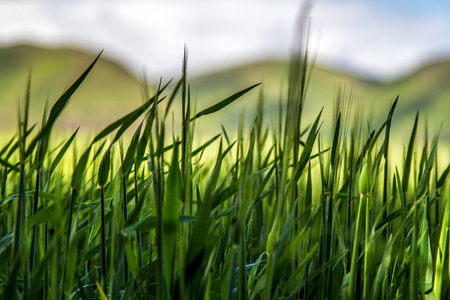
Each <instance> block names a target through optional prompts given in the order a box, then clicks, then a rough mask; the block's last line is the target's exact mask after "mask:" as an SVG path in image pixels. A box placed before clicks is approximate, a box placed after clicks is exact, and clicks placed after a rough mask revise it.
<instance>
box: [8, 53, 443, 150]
mask: <svg viewBox="0 0 450 300" xmlns="http://www.w3.org/2000/svg"><path fill="white" fill-rule="evenodd" d="M106 54H107V53H106ZM93 58H94V55H93V54H88V53H83V52H81V51H77V50H73V49H43V48H37V47H34V46H15V47H10V48H4V49H0V66H1V68H0V105H2V108H3V109H2V111H1V112H0V126H1V127H2V130H3V131H5V130H6V131H10V132H15V127H16V126H15V115H13V114H11V113H10V112H13V111H15V110H16V102H17V100H18V98H19V96H20V95H18V94H17V91H21V90H23V87H24V86H25V83H26V80H27V77H28V76H29V73H30V69H31V71H32V86H31V102H30V120H31V121H30V122H31V124H33V123H37V122H39V121H40V118H41V116H42V112H43V107H44V104H45V101H46V100H47V99H48V100H49V102H50V104H51V103H53V101H55V99H56V98H57V97H58V96H59V95H60V94H61V93H62V92H63V91H64V90H65V88H67V86H66V85H67V82H71V81H73V80H74V79H75V78H74V75H73V74H77V73H79V72H81V71H82V68H83V66H85V65H86V64H87V63H89V62H90V61H91V60H92V59H93ZM288 66H289V63H288V61H280V60H268V61H263V62H260V63H252V64H247V65H242V66H237V67H232V68H229V69H226V70H218V71H217V72H213V73H210V74H205V75H202V76H197V77H196V78H191V80H190V89H191V92H192V98H193V100H195V101H194V102H195V103H196V104H195V105H196V106H195V107H194V108H193V109H196V111H199V110H202V109H203V108H205V107H209V106H211V105H213V104H215V103H217V102H218V101H220V100H222V97H223V95H227V94H228V95H231V94H232V93H233V92H235V91H236V90H241V89H243V88H245V87H248V86H249V85H250V84H252V83H254V82H263V84H262V86H261V91H262V93H263V94H264V96H265V111H266V115H267V117H268V120H270V119H271V118H272V119H274V118H275V117H276V112H277V109H278V102H279V99H280V97H281V98H283V99H285V98H286V94H287V82H288V74H289V73H288ZM90 76H91V80H90V81H89V82H86V83H85V84H84V85H83V86H81V87H80V89H79V91H78V92H77V94H76V95H74V97H73V101H72V102H71V103H70V104H69V109H68V112H67V113H66V114H65V116H64V119H62V120H59V121H58V124H59V126H61V127H62V128H65V129H70V130H74V129H75V128H76V127H78V126H81V132H80V133H81V134H86V132H85V131H84V130H83V128H89V129H90V130H95V129H100V128H102V127H104V126H105V125H107V124H109V123H111V122H112V121H114V120H116V119H117V118H119V117H120V116H121V115H122V111H123V108H124V107H130V108H134V107H136V106H138V105H139V104H140V103H142V99H143V97H142V84H141V83H140V82H141V80H140V79H139V78H137V76H135V75H133V74H131V73H130V72H128V71H127V70H126V69H124V68H123V67H121V66H120V65H119V64H117V63H115V62H114V61H112V60H109V59H107V58H101V59H100V61H99V63H98V65H97V67H96V69H94V70H93V71H92V74H91V75H90ZM165 79H169V78H165ZM449 80H450V61H449V60H447V61H438V62H434V63H430V64H428V65H425V66H423V67H422V68H420V69H418V70H416V71H414V72H412V73H411V74H408V75H406V76H403V77H401V78H398V79H395V80H391V81H385V82H380V81H375V80H371V79H368V78H363V77H359V76H356V75H353V74H349V73H346V72H340V71H337V70H332V69H329V68H325V67H323V66H315V68H314V69H313V70H312V77H311V81H310V82H309V87H308V94H307V96H306V99H305V100H306V101H305V108H304V109H305V110H306V111H318V110H320V108H321V107H325V110H324V113H323V117H324V119H325V120H331V119H332V118H333V110H332V107H334V99H336V96H337V94H338V93H339V90H341V91H342V92H343V93H344V94H348V95H349V94H352V95H353V97H352V100H353V106H354V110H359V109H360V108H363V109H362V110H361V111H364V112H365V114H366V115H365V117H367V118H368V119H369V121H370V122H375V123H379V122H382V121H383V120H384V117H385V116H384V108H385V107H386V106H389V105H390V104H391V102H392V99H393V98H394V97H395V96H396V95H400V97H401V99H402V101H401V102H400V103H399V106H398V107H397V113H396V115H395V118H394V119H393V121H392V122H393V126H394V127H395V128H397V130H396V131H395V132H393V133H392V134H393V137H394V139H393V142H394V144H395V143H396V141H397V139H400V140H399V142H400V143H399V144H401V143H406V142H407V139H406V138H404V137H406V136H408V132H407V130H406V128H407V127H408V126H407V125H408V124H410V122H411V121H412V120H411V118H412V117H411V116H412V115H413V114H414V113H415V112H416V111H417V110H420V111H421V114H422V123H423V124H424V123H425V122H428V125H429V127H430V129H431V130H437V129H438V128H439V127H440V126H441V122H442V120H446V119H447V112H448V111H449V110H450V102H449V101H448V99H449V97H450V86H449V85H448V84H447V83H448V82H449ZM150 89H154V87H153V88H152V86H151V87H150ZM258 98H259V95H258V94H257V93H255V94H253V95H250V96H249V97H247V98H246V100H245V101H241V102H239V103H236V104H233V105H230V106H229V107H227V108H226V109H224V110H223V111H222V113H221V114H220V115H218V116H216V115H215V116H205V117H204V118H202V120H201V122H199V123H198V124H197V127H196V131H197V133H198V137H199V138H200V140H206V139H208V138H210V137H211V136H212V135H213V134H215V133H217V132H218V131H220V130H221V125H222V124H223V125H224V126H225V128H227V129H228V130H229V132H236V129H237V124H238V123H239V118H240V115H241V114H242V113H243V112H244V111H245V120H246V123H247V125H249V123H250V122H251V120H253V118H254V116H255V111H254V107H256V105H257V101H258ZM124 102H125V103H124ZM172 109H173V110H175V111H174V113H175V115H177V114H178V113H179V111H177V110H179V109H178V106H177V105H173V106H172ZM100 112H101V114H100ZM100 116H102V117H101V118H100ZM168 117H169V119H171V118H172V117H171V114H170V113H169V115H168ZM314 118H315V116H314V115H313V114H305V115H304V121H303V122H305V124H307V123H312V122H313V121H314ZM425 120H427V121H425ZM423 124H421V126H419V129H418V132H419V134H423V128H424V126H423ZM174 125H175V128H177V127H179V125H180V120H177V119H175V120H174ZM56 129H58V128H56ZM55 133H56V134H57V133H58V131H57V130H56V131H55ZM448 139H450V129H447V128H446V127H445V126H444V128H443V130H442V133H441V140H448Z"/></svg>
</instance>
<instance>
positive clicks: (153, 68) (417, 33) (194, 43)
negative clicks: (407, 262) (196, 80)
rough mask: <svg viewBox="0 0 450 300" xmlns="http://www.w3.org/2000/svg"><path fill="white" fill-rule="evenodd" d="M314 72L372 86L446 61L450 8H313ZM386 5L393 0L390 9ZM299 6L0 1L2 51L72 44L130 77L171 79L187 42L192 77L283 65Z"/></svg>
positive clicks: (260, 1)
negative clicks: (354, 76)
mask: <svg viewBox="0 0 450 300" xmlns="http://www.w3.org/2000/svg"><path fill="white" fill-rule="evenodd" d="M312 2H313V7H312V9H311V14H310V15H311V20H312V29H311V34H312V43H311V44H312V45H311V46H312V48H313V50H317V61H318V63H320V64H326V65H331V66H334V67H343V68H345V69H347V70H352V71H354V72H359V73H363V74H366V75H370V76H373V77H376V78H389V77H394V76H397V75H399V74H402V73H405V72H407V71H409V70H411V69H414V68H415V67H417V66H419V65H420V64H422V63H423V62H425V61H427V60H430V59H432V58H440V57H447V56H450V1H447V0H442V1H436V0H428V1H425V0H401V1H400V0H397V1H387V0H381V1H380V0H376V1H368V0H366V1H364V0H360V1H356V0H341V1H335V0H334V1H333V0H316V1H312ZM392 2H395V4H393V3H392ZM300 4H301V1H292V0H276V1H275V0H272V1H269V0H246V1H243V0H240V1H239V0H231V1H219V0H195V1H194V0H191V1H181V0H166V1H163V0H158V1H141V0H132V1H119V0H112V1H111V0H110V1H106V0H71V1H67V0H66V1H61V0H54V1H50V0H40V1H12V0H11V1H8V0H2V1H0V46H8V45H13V44H17V43H24V42H27V43H37V44H40V45H44V46H48V45H56V46H59V45H70V46H77V47H81V48H85V49H89V50H91V51H94V52H99V51H100V50H101V49H105V55H108V56H110V57H113V58H115V59H117V60H119V61H120V62H121V63H123V64H125V65H126V66H128V67H129V68H130V70H132V71H134V72H135V73H136V74H138V73H140V72H142V70H145V71H146V73H148V74H149V75H150V76H160V75H162V76H173V75H175V74H178V73H179V70H180V69H181V58H182V55H183V47H184V44H186V45H187V46H188V49H189V71H190V72H191V74H192V73H197V74H198V73H201V72H205V71H209V70H212V69H214V68H217V67H224V66H232V65H237V64H239V63H242V62H251V61H256V60H260V59H264V58H270V57H278V58H280V57H281V58H287V57H288V56H289V53H290V51H291V49H292V44H293V37H294V32H295V25H296V19H297V16H298V15H299V9H300V6H301V5H300Z"/></svg>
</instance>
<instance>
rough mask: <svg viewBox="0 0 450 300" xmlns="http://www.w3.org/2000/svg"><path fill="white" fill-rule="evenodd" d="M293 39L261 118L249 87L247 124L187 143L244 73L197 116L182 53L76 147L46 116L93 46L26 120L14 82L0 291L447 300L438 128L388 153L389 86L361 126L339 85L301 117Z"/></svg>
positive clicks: (445, 204)
mask: <svg viewBox="0 0 450 300" xmlns="http://www.w3.org/2000/svg"><path fill="white" fill-rule="evenodd" d="M305 49H306V48H299V49H298V51H297V52H296V53H295V55H294V56H293V59H292V63H291V66H290V73H289V74H290V75H289V81H288V93H287V99H280V101H279V103H278V107H277V108H276V111H277V114H276V115H277V116H278V117H277V118H275V119H272V120H271V121H268V120H267V116H266V115H265V114H264V113H265V109H264V106H265V105H266V104H265V100H264V94H263V93H261V94H260V98H259V101H258V105H257V107H256V116H255V118H254V120H252V122H251V123H250V124H245V122H248V120H247V119H246V118H244V117H241V119H240V123H239V126H238V127H237V132H236V134H234V133H232V132H228V131H227V130H228V129H227V128H226V127H222V132H217V134H216V135H213V136H211V139H210V140H208V141H207V142H204V143H200V144H198V143H196V131H195V128H196V127H202V126H205V125H204V124H205V123H203V122H202V119H204V118H205V116H207V115H211V117H213V116H216V115H218V114H220V113H221V111H222V110H223V109H228V107H229V105H231V106H232V105H233V104H234V103H235V102H236V101H240V99H241V98H245V97H247V96H248V94H250V93H257V91H256V90H257V89H258V85H259V84H258V83H256V84H254V85H252V86H250V87H248V88H246V89H243V90H241V91H237V92H235V93H233V94H231V95H229V96H227V97H223V100H222V101H219V102H217V103H214V104H212V105H211V106H209V107H207V108H204V109H201V110H199V111H198V112H196V111H195V110H194V109H193V103H192V101H191V93H190V84H189V81H188V78H187V75H186V74H187V72H186V65H187V63H186V60H187V56H186V55H185V57H184V63H183V73H182V77H181V78H180V79H179V80H178V81H177V82H176V83H172V82H170V81H169V82H168V83H163V82H160V84H159V85H158V87H157V88H156V90H155V92H154V93H153V95H151V96H150V93H149V92H148V91H146V92H145V93H144V94H145V95H147V96H146V101H144V102H143V103H142V104H141V106H139V107H138V108H136V109H135V110H133V111H131V112H130V113H128V114H126V115H124V116H123V117H121V118H119V119H117V120H116V121H114V122H112V123H111V124H110V125H108V126H106V127H105V128H104V129H103V130H100V131H99V133H98V134H96V135H95V136H94V137H93V138H92V139H91V140H90V141H86V140H81V141H80V140H78V139H79V137H78V136H77V132H78V130H74V131H73V132H71V133H70V134H68V135H67V139H66V140H64V141H63V142H62V143H60V144H58V143H56V141H55V140H52V138H53V134H52V132H53V129H54V125H55V124H56V122H57V120H58V119H59V118H60V117H61V116H62V115H63V111H64V109H65V108H66V107H67V106H68V104H69V102H70V99H71V97H72V95H73V94H76V91H77V89H78V88H79V87H80V86H82V85H83V84H84V81H85V80H88V79H87V78H88V76H89V73H90V72H91V70H94V69H95V65H96V63H97V60H98V59H99V57H100V55H99V56H98V57H97V58H96V60H94V61H93V62H92V63H91V64H90V65H89V67H88V68H87V69H86V70H85V71H84V72H83V73H82V74H81V75H80V77H79V78H78V79H77V80H76V81H75V82H74V83H73V84H72V85H71V86H70V87H69V88H68V89H67V90H66V91H65V92H64V93H63V94H62V96H61V97H60V98H59V99H58V100H57V101H56V102H55V104H54V105H53V106H52V107H51V108H50V109H49V112H48V113H44V116H43V118H42V123H41V125H40V126H36V125H31V124H29V121H28V116H29V103H30V99H31V98H32V95H30V88H29V86H30V85H29V84H28V87H27V92H26V96H25V100H24V101H23V102H21V104H20V105H19V114H18V132H17V134H16V135H14V136H13V137H11V139H10V141H9V142H7V143H5V144H4V145H3V147H2V148H1V150H0V165H1V172H0V183H1V184H0V196H1V198H0V210H1V215H0V217H1V223H0V292H1V293H2V295H3V296H4V298H5V299H63V298H75V299H98V298H101V299H106V298H107V299H122V298H123V299H280V298H281V299H363V298H364V299H397V298H400V299H404V298H407V299H419V298H420V299H425V298H429V299H448V298H449V297H450V290H449V289H448V288H447V287H448V286H449V271H448V270H449V268H448V266H449V261H448V257H449V249H448V246H447V244H448V230H447V229H448V227H450V224H449V222H450V216H449V211H450V203H449V201H448V199H449V189H448V183H447V176H448V173H449V172H450V164H449V163H448V161H447V160H446V157H445V155H440V150H439V149H440V147H439V145H438V140H439V132H438V133H436V135H435V136H434V137H433V138H432V139H430V138H429V136H428V134H426V135H425V136H424V139H423V141H419V138H420V136H419V134H418V131H419V127H420V124H421V123H420V114H419V113H417V114H416V118H415V120H411V124H410V126H411V127H410V128H411V129H410V135H409V136H410V138H409V142H408V143H407V144H406V145H405V147H404V153H403V154H399V153H393V150H392V149H390V145H391V144H392V143H391V142H392V141H391V132H392V133H393V132H395V130H396V126H395V123H394V122H391V121H392V120H393V119H394V118H395V110H396V107H397V103H400V102H401V97H397V99H395V95H394V97H393V99H392V103H391V105H390V106H389V107H386V108H385V109H386V111H385V118H384V120H383V121H382V122H381V124H378V125H375V127H374V126H373V124H372V123H371V122H368V121H366V120H364V119H363V117H362V114H361V113H360V111H358V110H355V109H354V108H353V107H352V101H351V98H352V94H351V93H347V92H345V91H344V90H341V91H340V92H339V93H338V94H337V99H336V105H335V109H334V114H333V116H332V118H329V117H324V115H323V113H322V109H319V110H318V111H316V112H314V117H313V118H312V120H313V121H312V122H308V119H307V118H306V121H305V118H303V117H304V116H305V115H306V114H307V115H310V114H311V113H312V112H311V111H309V110H308V111H306V108H305V99H306V95H307V90H308V83H309V81H310V75H311V70H310V68H309V67H310V61H309V56H308V52H307V51H306V50H305ZM29 82H30V81H29ZM180 102H181V103H180ZM173 106H178V108H177V110H176V111H178V112H180V115H177V116H176V118H177V119H179V120H181V124H180V127H179V128H178V129H175V128H173V127H172V126H171V114H170V111H171V107H173ZM173 118H175V117H173ZM136 123H137V125H136ZM133 124H134V125H133ZM38 127H39V129H37V128H38ZM325 127H328V128H327V130H325V129H324V128H325ZM168 128H172V131H169V130H168ZM247 128H248V129H247ZM424 131H425V132H428V130H427V129H426V128H425V130H424ZM328 133H331V134H328ZM125 134H128V135H130V136H132V138H131V139H129V140H128V139H127V138H124V135H125ZM232 136H237V138H236V139H235V140H232V139H231V137H232ZM392 154H395V155H392ZM399 157H400V159H398V158H399Z"/></svg>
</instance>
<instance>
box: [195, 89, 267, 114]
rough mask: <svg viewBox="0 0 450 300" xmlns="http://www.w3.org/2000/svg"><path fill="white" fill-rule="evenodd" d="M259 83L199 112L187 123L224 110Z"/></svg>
mask: <svg viewBox="0 0 450 300" xmlns="http://www.w3.org/2000/svg"><path fill="white" fill-rule="evenodd" d="M260 84H261V83H257V84H255V85H252V86H250V87H248V88H246V89H243V90H242V91H240V92H237V93H236V94H234V95H232V96H230V97H228V98H226V99H225V100H222V101H220V102H219V103H217V104H215V105H213V106H211V107H209V108H207V109H205V110H202V111H201V112H199V113H197V114H196V115H195V116H194V117H192V118H191V119H189V120H188V122H192V121H194V120H196V119H198V118H200V117H201V116H205V115H209V114H212V113H215V112H217V111H219V110H221V109H222V108H224V107H225V106H227V105H229V104H231V103H233V102H234V101H235V100H237V99H238V98H240V97H241V96H243V95H244V94H246V93H247V92H249V91H250V90H252V89H254V88H255V87H257V86H258V85H260Z"/></svg>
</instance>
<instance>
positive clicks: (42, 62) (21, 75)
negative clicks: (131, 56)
mask: <svg viewBox="0 0 450 300" xmlns="http://www.w3.org/2000/svg"><path fill="white" fill-rule="evenodd" d="M95 56H96V55H95V54H86V53H83V52H80V51H77V50H72V49H42V48H37V47H32V46H17V47H11V48H5V49H1V50H0V105H1V107H2V109H1V110H0V126H2V128H11V127H12V128H16V127H17V125H16V123H17V101H18V99H23V98H24V97H25V90H26V84H27V80H28V76H29V74H30V72H31V103H30V113H31V120H32V122H33V123H34V122H40V119H41V118H42V117H41V116H42V113H43V110H44V105H45V102H46V101H47V100H48V102H49V104H50V105H52V104H53V103H54V102H55V101H56V100H57V99H58V97H59V96H60V95H61V94H62V93H63V92H64V90H65V89H66V88H68V87H69V86H70V85H71V84H72V83H73V82H74V81H75V80H76V79H77V78H78V76H80V75H81V73H82V72H83V71H84V70H85V69H86V68H87V67H88V66H89V64H90V63H91V62H92V61H93V59H94V58H95ZM141 102H142V99H141V85H140V84H139V82H138V81H137V80H136V78H134V77H133V76H132V75H130V73H128V72H127V71H126V70H125V69H123V68H121V67H120V66H118V65H117V64H116V63H114V62H112V61H110V60H108V59H106V58H104V56H102V57H101V59H100V60H99V62H98V63H97V65H96V66H95V68H94V69H93V70H92V71H91V73H90V74H89V76H88V77H87V78H86V80H85V81H84V82H83V84H82V85H81V86H80V88H79V89H78V90H77V91H76V93H75V94H74V96H73V98H72V100H71V101H70V102H69V105H68V107H67V108H66V110H65V111H64V113H63V114H62V116H61V120H59V124H60V126H63V127H69V128H73V127H76V126H80V125H81V126H83V127H88V128H98V127H100V126H104V125H105V124H106V123H109V122H111V121H114V120H115V119H117V118H118V117H120V116H122V115H123V112H124V111H131V110H132V109H134V108H135V107H137V106H138V105H139V104H140V103H141Z"/></svg>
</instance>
